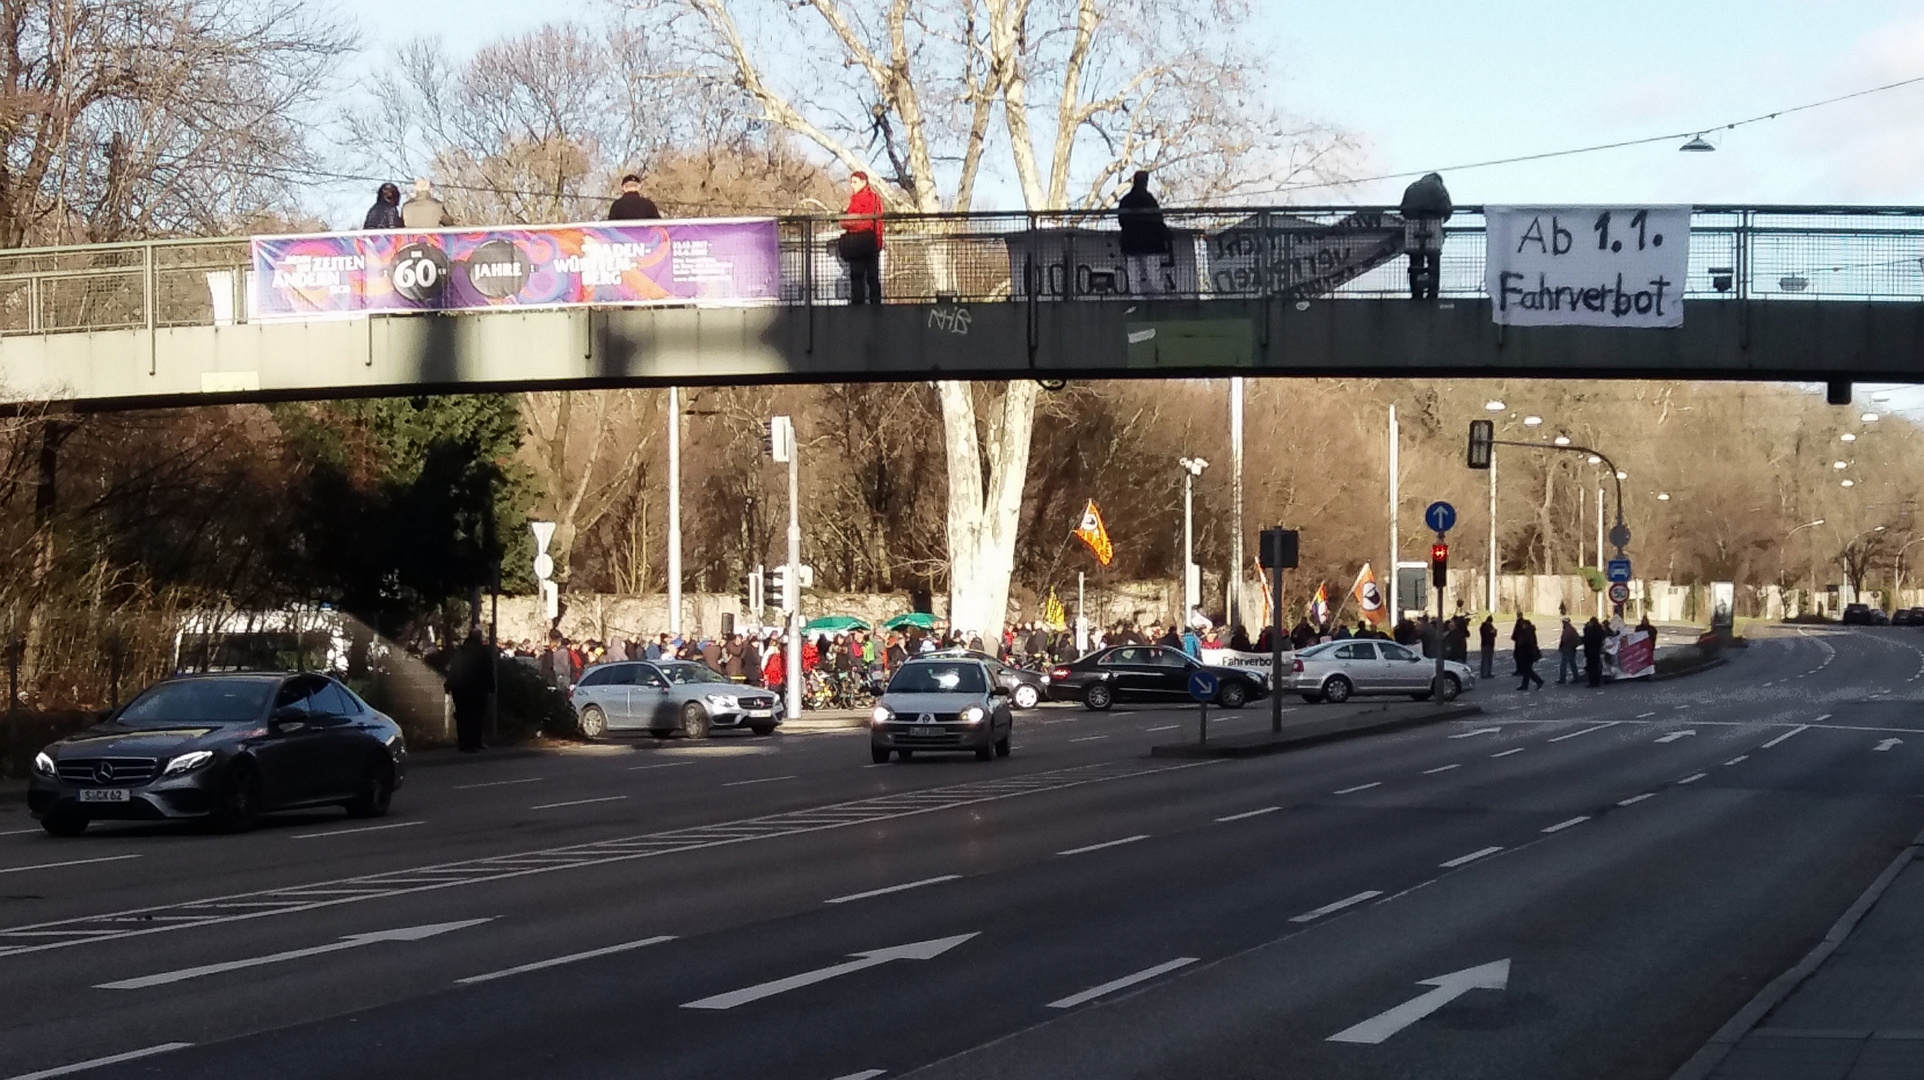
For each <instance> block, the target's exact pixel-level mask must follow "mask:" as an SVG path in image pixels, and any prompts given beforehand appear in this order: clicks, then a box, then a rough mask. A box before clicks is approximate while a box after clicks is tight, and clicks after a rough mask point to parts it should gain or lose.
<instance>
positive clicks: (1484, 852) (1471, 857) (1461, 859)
mask: <svg viewBox="0 0 1924 1080" xmlns="http://www.w3.org/2000/svg"><path fill="white" fill-rule="evenodd" d="M1502 850H1503V849H1502V848H1501V847H1496V846H1491V847H1486V848H1480V849H1478V850H1476V851H1472V852H1470V853H1469V854H1468V855H1458V856H1457V857H1456V858H1454V859H1451V860H1450V861H1448V862H1442V863H1438V864H1437V865H1438V866H1440V867H1442V868H1443V869H1445V870H1454V869H1456V868H1457V867H1459V866H1465V865H1467V864H1469V863H1473V862H1475V861H1477V860H1478V859H1481V858H1484V857H1485V856H1488V855H1495V854H1496V853H1497V852H1499V851H1502Z"/></svg>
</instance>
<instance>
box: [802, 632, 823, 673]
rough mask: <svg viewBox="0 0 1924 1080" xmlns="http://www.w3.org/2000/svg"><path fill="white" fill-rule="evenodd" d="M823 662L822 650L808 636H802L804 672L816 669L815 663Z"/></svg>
mask: <svg viewBox="0 0 1924 1080" xmlns="http://www.w3.org/2000/svg"><path fill="white" fill-rule="evenodd" d="M821 662H822V650H820V649H818V648H816V647H815V643H814V642H813V641H810V640H809V639H808V638H807V637H804V638H802V674H804V675H806V674H808V673H809V672H811V671H814V670H815V665H817V664H819V663H821Z"/></svg>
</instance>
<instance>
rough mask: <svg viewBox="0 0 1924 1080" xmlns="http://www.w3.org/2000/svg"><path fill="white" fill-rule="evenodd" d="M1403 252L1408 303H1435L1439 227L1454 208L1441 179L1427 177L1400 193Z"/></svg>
mask: <svg viewBox="0 0 1924 1080" xmlns="http://www.w3.org/2000/svg"><path fill="white" fill-rule="evenodd" d="M1401 210H1402V212H1403V250H1404V251H1405V252H1407V253H1408V254H1409V257H1410V299H1412V300H1434V299H1436V291H1437V285H1438V283H1439V282H1440V281H1441V280H1442V277H1443V223H1444V222H1446V221H1448V220H1450V215H1451V214H1453V213H1455V212H1456V208H1455V207H1454V206H1452V205H1451V204H1450V192H1449V189H1448V188H1446V187H1444V186H1443V177H1441V176H1439V175H1437V174H1436V173H1428V174H1426V175H1425V176H1424V177H1423V178H1422V179H1420V180H1418V181H1416V182H1415V183H1413V184H1411V185H1410V186H1409V187H1407V188H1405V189H1404V190H1403V205H1402V207H1401Z"/></svg>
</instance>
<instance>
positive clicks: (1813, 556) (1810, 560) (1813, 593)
mask: <svg viewBox="0 0 1924 1080" xmlns="http://www.w3.org/2000/svg"><path fill="white" fill-rule="evenodd" d="M1823 523H1824V519H1823V518H1817V519H1816V520H1814V521H1806V522H1804V523H1803V524H1802V525H1799V526H1797V527H1796V528H1794V529H1792V530H1791V531H1789V532H1787V533H1785V534H1784V540H1785V542H1789V540H1790V538H1791V537H1793V536H1796V535H1797V534H1798V533H1800V532H1803V531H1804V530H1805V529H1814V528H1816V527H1817V526H1819V525H1822V524H1823ZM1811 535H1812V536H1815V535H1816V534H1815V533H1812V534H1811ZM1804 549H1805V551H1804V553H1805V560H1804V561H1805V562H1806V563H1807V564H1808V565H1809V568H1810V607H1811V610H1812V611H1815V610H1816V609H1817V550H1816V546H1815V544H1814V542H1812V543H1806V544H1805V545H1804Z"/></svg>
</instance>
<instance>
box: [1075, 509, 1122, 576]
mask: <svg viewBox="0 0 1924 1080" xmlns="http://www.w3.org/2000/svg"><path fill="white" fill-rule="evenodd" d="M1076 538H1077V539H1079V540H1081V541H1082V542H1083V543H1085V544H1087V545H1089V550H1090V551H1092V552H1094V553H1095V556H1096V561H1097V562H1099V563H1101V564H1102V565H1104V566H1108V565H1109V560H1111V559H1113V558H1115V557H1116V549H1115V547H1114V546H1113V545H1111V544H1110V543H1109V530H1108V529H1105V528H1103V527H1102V511H1100V510H1098V509H1096V501H1095V500H1094V499H1090V500H1089V505H1088V506H1087V507H1085V508H1084V509H1083V511H1082V524H1080V525H1078V526H1076Z"/></svg>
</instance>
